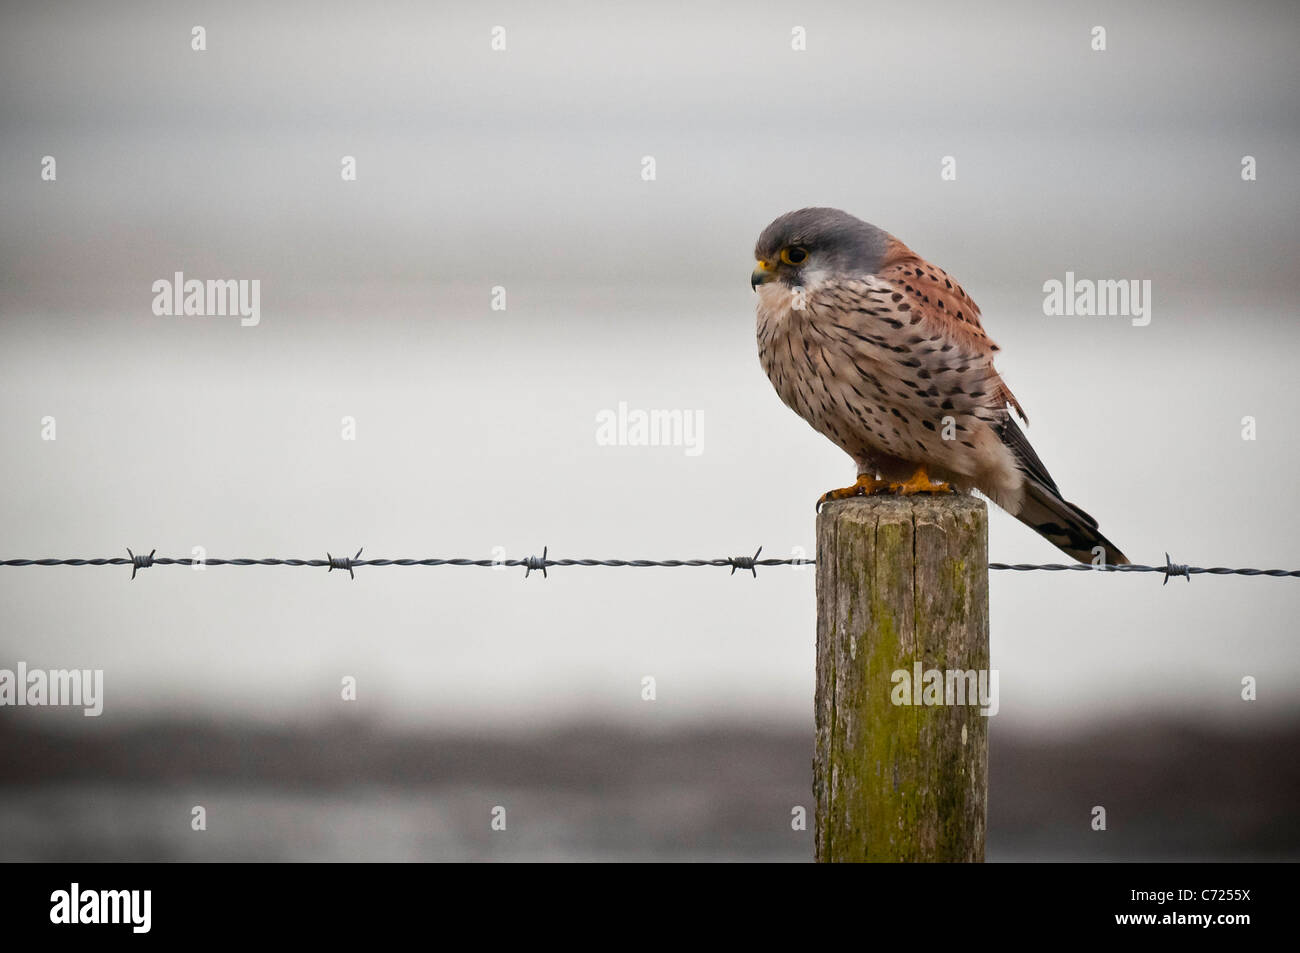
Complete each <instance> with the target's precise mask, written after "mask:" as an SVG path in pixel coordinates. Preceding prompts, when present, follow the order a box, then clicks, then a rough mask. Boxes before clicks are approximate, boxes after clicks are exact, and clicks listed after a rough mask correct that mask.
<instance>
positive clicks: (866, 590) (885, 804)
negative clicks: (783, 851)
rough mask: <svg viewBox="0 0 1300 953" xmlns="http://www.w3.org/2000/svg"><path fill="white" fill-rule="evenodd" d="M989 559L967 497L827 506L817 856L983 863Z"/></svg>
mask: <svg viewBox="0 0 1300 953" xmlns="http://www.w3.org/2000/svg"><path fill="white" fill-rule="evenodd" d="M987 564H988V511H987V509H986V508H985V505H984V503H983V502H982V501H980V500H977V499H975V498H974V497H970V496H964V495H957V494H953V495H949V494H945V495H942V496H939V495H935V496H870V497H862V498H855V499H849V500H844V501H841V502H836V503H831V504H828V505H826V506H824V507H822V511H821V513H820V515H819V516H818V517H817V699H816V702H817V753H816V757H815V761H814V764H813V785H814V788H815V791H816V796H817V833H816V842H817V860H818V861H823V862H824V861H982V860H983V859H984V825H985V816H986V805H987V799H988V717H987V716H985V715H981V713H980V711H981V705H980V699H979V698H978V697H975V698H972V697H970V696H971V695H973V694H975V692H974V691H973V689H974V688H975V687H976V685H978V684H980V683H981V680H982V684H983V685H985V686H988V685H990V684H991V685H992V688H993V691H996V681H995V680H994V679H995V676H990V675H989V641H988V628H989V611H988V565H987ZM918 663H919V664H918ZM933 670H938V671H939V672H941V673H943V677H944V680H945V684H944V685H943V687H941V688H939V689H938V692H937V695H936V692H935V691H934V690H933V689H934V684H933V680H934V676H933V675H929V674H928V673H930V672H932V671H933ZM956 672H959V673H962V674H961V675H957V676H956V677H954V676H953V675H950V674H949V673H956ZM900 673H905V677H904V675H902V674H900ZM918 673H925V674H923V675H922V682H923V683H922V684H914V682H915V681H916V676H917V674H918ZM971 673H974V675H972V674H971ZM981 673H982V674H981ZM972 682H975V683H976V684H975V685H973V684H972ZM927 685H928V686H929V691H928V692H927ZM950 686H951V687H950ZM954 689H955V690H957V691H958V692H960V694H959V695H958V696H957V697H955V698H954ZM963 690H964V691H963ZM961 696H965V697H964V698H963V697H961ZM986 697H987V695H986ZM936 700H937V701H938V703H937V704H935V703H934V702H935V701H936ZM899 701H902V702H905V703H903V704H896V702H899ZM957 701H965V702H966V704H957V703H955V702H957ZM907 702H910V703H907ZM927 702H928V703H927ZM994 704H996V702H994Z"/></svg>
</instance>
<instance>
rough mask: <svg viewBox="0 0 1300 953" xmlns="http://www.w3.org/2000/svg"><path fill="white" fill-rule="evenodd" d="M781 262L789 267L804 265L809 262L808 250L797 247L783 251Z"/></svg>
mask: <svg viewBox="0 0 1300 953" xmlns="http://www.w3.org/2000/svg"><path fill="white" fill-rule="evenodd" d="M781 260H782V261H783V262H785V263H786V264H787V265H802V264H803V263H804V262H805V261H807V260H808V252H807V250H805V249H803V248H800V247H798V246H797V245H794V246H791V247H790V248H783V249H781Z"/></svg>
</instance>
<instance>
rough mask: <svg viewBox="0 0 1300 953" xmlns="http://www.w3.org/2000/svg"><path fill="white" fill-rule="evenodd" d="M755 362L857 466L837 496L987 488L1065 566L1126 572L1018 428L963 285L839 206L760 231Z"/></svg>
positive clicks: (1018, 410) (1015, 409)
mask: <svg viewBox="0 0 1300 953" xmlns="http://www.w3.org/2000/svg"><path fill="white" fill-rule="evenodd" d="M754 257H755V258H756V259H757V264H756V265H755V267H754V270H753V272H752V274H751V275H750V287H751V288H752V289H753V290H754V291H755V292H756V293H757V295H758V304H757V331H758V355H759V362H760V364H761V365H762V367H763V370H764V371H765V372H766V373H767V376H768V379H769V380H770V381H771V382H772V385H773V387H775V388H776V392H777V394H778V395H779V396H780V398H781V400H782V401H783V402H784V403H785V404H786V406H788V407H789V408H790V409H791V410H793V411H794V412H795V413H796V414H798V415H799V416H800V417H802V418H803V419H804V420H806V421H807V422H808V423H809V424H811V425H812V427H813V429H815V430H816V431H818V432H819V433H821V434H822V435H823V436H825V437H827V438H829V439H830V440H831V441H832V442H834V443H835V444H836V445H837V446H839V447H840V448H841V449H843V450H844V451H845V452H846V453H848V454H849V456H850V457H852V458H853V461H854V463H855V464H856V465H857V473H858V478H857V481H856V482H855V483H854V484H853V485H852V486H847V487H843V488H840V489H835V490H830V491H828V492H826V493H824V494H822V496H821V498H820V499H819V500H818V501H817V509H818V511H820V510H821V508H822V506H823V505H825V504H827V503H830V502H832V501H835V500H842V499H846V498H849V497H853V496H866V495H872V494H877V493H896V494H902V495H912V494H917V493H953V492H960V493H972V492H974V491H977V490H978V491H979V492H980V493H982V494H983V495H984V496H986V497H987V498H989V499H990V500H992V501H993V502H994V503H996V504H997V505H998V506H1000V507H1001V508H1002V509H1004V510H1006V511H1007V512H1008V513H1010V514H1011V515H1012V516H1014V517H1015V518H1016V519H1018V520H1020V522H1022V523H1024V524H1025V525H1027V526H1029V527H1030V528H1031V529H1033V530H1034V531H1036V532H1037V533H1038V534H1039V535H1041V536H1043V537H1044V538H1045V539H1046V540H1047V541H1048V542H1050V543H1052V545H1054V546H1056V547H1057V548H1058V549H1060V550H1061V551H1062V552H1064V553H1066V554H1067V555H1069V556H1070V557H1071V558H1073V559H1076V560H1078V561H1079V562H1084V563H1094V564H1100V563H1102V562H1103V561H1104V563H1106V564H1109V565H1124V564H1127V563H1128V561H1129V560H1128V558H1127V557H1126V556H1125V555H1124V554H1123V553H1122V552H1121V551H1120V550H1119V548H1118V547H1117V546H1116V545H1115V544H1114V543H1112V542H1111V541H1110V540H1108V539H1107V538H1106V537H1105V536H1104V535H1102V533H1101V531H1100V529H1099V528H1098V525H1097V521H1096V520H1095V519H1093V518H1092V517H1091V516H1089V515H1088V514H1087V513H1085V512H1084V511H1083V510H1082V509H1080V508H1079V507H1078V506H1076V505H1075V504H1073V503H1070V502H1068V501H1067V500H1066V499H1065V497H1064V496H1063V495H1062V494H1061V490H1060V487H1058V486H1057V485H1056V481H1055V480H1053V479H1052V477H1051V474H1049V473H1048V472H1047V468H1046V467H1045V466H1044V465H1043V461H1042V460H1040V459H1039V457H1038V454H1037V453H1035V452H1034V448H1033V447H1032V446H1030V444H1029V440H1028V439H1027V438H1026V437H1025V433H1024V430H1022V429H1021V427H1020V425H1019V424H1018V423H1017V420H1016V418H1017V417H1018V418H1019V419H1020V420H1021V421H1023V422H1024V424H1025V426H1028V424H1029V419H1028V417H1027V416H1026V414H1025V411H1024V409H1023V408H1022V407H1021V405H1020V402H1019V401H1018V400H1017V399H1016V397H1015V395H1014V394H1013V393H1012V392H1011V389H1010V388H1009V387H1008V386H1007V385H1006V383H1005V382H1004V381H1003V379H1002V377H1001V375H999V373H998V372H997V370H996V369H995V368H994V366H993V361H994V355H995V354H996V353H997V352H998V350H999V348H998V346H997V345H996V344H994V343H993V340H992V339H991V338H990V337H989V336H988V334H986V333H985V331H984V328H983V326H982V325H981V324H980V310H979V308H978V307H977V306H976V304H975V302H974V301H973V300H971V297H970V296H969V295H968V294H967V293H966V291H965V289H963V288H962V286H961V285H960V284H958V283H957V281H956V280H954V279H953V278H952V277H951V276H950V275H949V274H948V273H947V272H945V271H944V270H943V269H942V268H939V267H937V266H935V265H932V264H930V263H929V262H928V261H926V260H925V259H924V258H922V257H920V256H919V255H917V254H916V252H914V251H912V250H911V249H910V248H908V247H907V245H905V244H903V242H901V241H900V240H899V239H897V238H895V237H894V236H893V235H891V234H890V233H889V232H887V231H885V230H884V229H882V228H879V227H877V226H875V225H872V224H870V223H869V222H865V221H863V220H862V219H859V218H857V217H855V216H853V215H850V214H849V213H848V212H844V211H841V210H839V209H835V208H804V209H799V210H797V211H793V212H787V213H786V214H784V215H782V216H780V217H779V218H777V219H776V220H775V221H773V222H772V223H771V224H770V225H768V226H767V228H765V229H763V232H762V234H760V235H759V238H758V242H757V243H756V244H755V246H754Z"/></svg>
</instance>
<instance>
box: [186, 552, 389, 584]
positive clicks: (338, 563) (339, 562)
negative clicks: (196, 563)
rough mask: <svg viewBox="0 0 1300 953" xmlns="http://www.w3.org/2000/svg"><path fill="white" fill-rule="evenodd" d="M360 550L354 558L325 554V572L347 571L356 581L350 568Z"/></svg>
mask: <svg viewBox="0 0 1300 953" xmlns="http://www.w3.org/2000/svg"><path fill="white" fill-rule="evenodd" d="M361 549H365V547H364V546H363V547H361ZM361 549H358V550H357V554H356V555H355V556H331V555H330V554H329V553H326V554H325V558H326V559H327V560H329V567H330V568H329V569H327V570H326V572H333V571H334V570H336V569H346V570H347V571H348V576H349V577H351V578H352V579H356V578H357V574H356V573H354V572H353V571H352V567H353V566H355V565H357V563H356V560H358V559H360V558H361ZM210 561H211V560H209V562H210Z"/></svg>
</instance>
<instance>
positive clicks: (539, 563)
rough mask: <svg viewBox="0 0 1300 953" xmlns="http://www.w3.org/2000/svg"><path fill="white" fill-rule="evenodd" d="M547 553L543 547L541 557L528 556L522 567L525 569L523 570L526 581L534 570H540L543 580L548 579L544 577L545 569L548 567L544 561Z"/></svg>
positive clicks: (547, 563)
mask: <svg viewBox="0 0 1300 953" xmlns="http://www.w3.org/2000/svg"><path fill="white" fill-rule="evenodd" d="M547 551H548V549H547V547H545V546H543V547H542V555H541V556H529V557H528V558H527V559H525V560H524V566H525V567H527V568H525V569H524V578H525V579H527V578H528V577H529V576H530V575H532V572H533V570H534V569H540V570H541V571H542V578H543V579H547V578H549V577H548V576H547V575H546V567H547V566H549V565H550V563H549V562H548V561H547V559H546V553H547Z"/></svg>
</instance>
